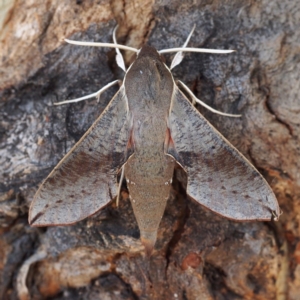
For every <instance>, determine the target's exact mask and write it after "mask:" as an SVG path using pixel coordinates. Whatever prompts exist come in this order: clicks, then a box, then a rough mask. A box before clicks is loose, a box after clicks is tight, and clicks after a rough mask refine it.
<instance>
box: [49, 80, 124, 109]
mask: <svg viewBox="0 0 300 300" xmlns="http://www.w3.org/2000/svg"><path fill="white" fill-rule="evenodd" d="M120 82H121V81H120V80H115V81H112V82H110V83H108V84H107V85H106V86H104V87H103V88H101V89H100V90H99V91H98V92H96V93H93V94H90V95H86V96H83V97H80V98H76V99H71V100H65V101H61V102H56V103H53V104H54V105H62V104H67V103H75V102H79V101H83V100H86V99H90V98H94V97H96V98H97V101H98V102H99V99H100V95H101V94H102V93H103V92H104V91H106V90H107V89H109V88H110V87H111V86H113V85H114V84H116V83H120Z"/></svg>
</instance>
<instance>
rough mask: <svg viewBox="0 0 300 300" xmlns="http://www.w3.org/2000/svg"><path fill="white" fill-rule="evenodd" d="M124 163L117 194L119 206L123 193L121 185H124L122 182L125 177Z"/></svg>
mask: <svg viewBox="0 0 300 300" xmlns="http://www.w3.org/2000/svg"><path fill="white" fill-rule="evenodd" d="M124 169H125V168H124V165H123V166H122V172H121V177H120V181H119V187H118V195H117V200H116V205H117V207H118V206H119V202H120V194H121V187H122V182H123V179H124Z"/></svg>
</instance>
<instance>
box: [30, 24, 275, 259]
mask: <svg viewBox="0 0 300 300" xmlns="http://www.w3.org/2000/svg"><path fill="white" fill-rule="evenodd" d="M193 30H194V29H193ZM115 31H116V29H115ZM115 31H114V34H113V41H114V43H112V44H110V43H109V44H106V43H89V42H78V41H70V40H66V41H67V42H69V43H72V44H75V45H83V46H99V47H113V48H116V52H117V56H116V60H117V63H118V65H119V66H120V67H121V68H122V69H123V70H124V71H125V77H124V80H123V82H122V83H121V86H120V89H119V91H118V92H117V93H116V94H115V96H114V97H113V99H112V100H111V101H110V103H109V104H108V106H107V107H106V109H105V110H104V111H103V113H102V114H101V115H100V116H99V117H98V119H97V120H96V121H95V122H94V123H93V125H92V126H91V127H90V128H89V130H88V131H87V132H86V133H85V134H84V135H83V137H82V138H81V139H80V140H79V141H78V142H77V143H76V144H75V146H74V147H73V148H72V149H71V150H70V151H69V153H67V154H66V156H65V157H64V158H63V159H62V160H61V161H60V162H59V163H58V165H57V166H56V167H55V168H54V170H53V171H52V172H51V173H50V174H49V176H48V177H47V178H46V179H45V181H44V182H43V183H42V185H41V186H40V188H39V189H38V191H37V193H36V194H35V196H34V199H33V201H32V203H31V206H30V210H29V223H30V225H33V226H50V225H67V224H72V223H75V222H77V221H80V220H82V219H84V218H86V217H88V216H90V215H93V214H94V213H96V212H97V211H99V210H100V209H101V208H102V207H104V206H105V205H107V204H108V203H109V202H110V201H111V200H112V199H113V198H115V197H116V196H117V197H119V193H120V187H119V188H117V175H118V174H119V173H120V172H121V174H122V176H121V180H120V185H121V183H122V180H123V177H124V176H125V178H126V182H127V187H128V190H129V193H130V201H131V204H132V207H133V211H134V214H135V217H136V220H137V223H138V226H139V230H140V239H141V241H142V243H143V245H144V246H145V249H146V252H147V253H148V254H151V252H152V250H153V248H154V245H155V241H156V238H157V230H158V227H159V224H160V221H161V218H162V216H163V213H164V210H165V207H166V203H167V199H168V197H169V193H170V188H171V184H172V177H173V172H174V167H175V164H176V163H177V164H179V165H180V166H181V167H182V168H183V169H184V170H185V172H186V173H187V178H188V181H187V194H188V195H189V196H190V197H191V198H192V199H194V200H196V201H197V202H198V203H200V204H201V205H203V206H205V207H206V208H209V209H210V210H212V211H213V212H215V213H217V214H219V215H221V216H224V217H226V218H230V219H233V220H271V219H278V217H279V215H280V209H279V206H278V203H277V200H276V197H275V195H274V193H273V192H272V190H271V188H270V186H269V185H268V183H267V182H266V180H265V179H264V178H263V177H262V176H261V175H260V173H259V172H258V171H257V170H256V169H255V167H254V166H253V165H252V164H251V163H250V162H249V161H248V160H247V159H246V158H245V157H244V156H243V155H242V154H241V153H240V152H239V151H238V150H237V149H236V148H234V147H233V146H232V145H231V144H230V143H229V142H228V141H227V140H226V139H225V138H224V137H223V136H222V135H221V134H220V133H219V132H218V131H217V130H216V129H214V127H213V126H212V125H211V124H210V123H209V122H208V121H207V120H206V119H205V118H204V117H203V116H202V115H201V114H200V113H199V112H198V111H197V110H196V108H195V107H194V105H193V104H192V103H191V102H190V101H189V100H188V99H187V97H186V96H185V95H184V94H183V92H182V91H181V90H180V88H179V86H180V87H181V88H182V89H183V90H185V91H186V92H187V93H188V94H189V95H190V96H191V97H192V99H193V102H198V103H200V104H202V105H204V104H203V103H202V102H201V101H200V100H199V99H197V98H196V97H195V96H194V95H193V93H192V92H191V91H190V90H189V89H188V87H187V86H186V85H184V84H183V83H182V82H180V81H178V84H176V82H175V80H174V78H173V76H172V73H171V69H172V68H174V67H175V66H176V65H178V64H179V63H180V62H181V61H182V59H183V52H187V51H190V52H191V51H192V52H207V53H230V52H232V50H212V49H201V48H187V43H188V41H189V39H190V37H191V35H192V33H193V31H192V32H191V33H190V35H189V36H188V38H187V41H186V42H185V44H184V45H183V47H181V48H173V49H165V50H160V51H157V50H156V49H155V48H153V47H151V46H148V45H144V46H143V47H142V48H141V49H139V50H137V49H135V48H130V47H127V46H123V45H119V44H117V42H116V38H115ZM119 49H124V50H130V51H135V52H136V53H137V57H136V59H135V61H134V62H133V63H132V64H131V65H130V67H129V68H128V70H126V67H125V64H124V60H123V58H122V55H121V53H120V50H119ZM168 52H177V54H176V55H175V57H174V59H173V61H172V64H171V67H170V68H169V67H167V66H166V64H165V63H164V62H163V60H162V57H161V54H163V53H168ZM117 82H118V81H114V82H112V83H110V84H108V85H107V86H105V87H104V88H102V89H101V90H100V91H98V92H96V93H93V94H91V95H88V96H85V97H82V98H78V99H74V100H69V101H66V102H77V101H80V100H83V99H87V98H91V97H95V96H98V97H99V95H100V94H101V93H102V92H103V91H104V90H105V89H107V88H109V87H110V86H111V85H113V84H116V83H117ZM62 103H64V102H62ZM225 115H226V114H225ZM227 115H228V114H227ZM229 116H233V115H229ZM117 201H118V198H117Z"/></svg>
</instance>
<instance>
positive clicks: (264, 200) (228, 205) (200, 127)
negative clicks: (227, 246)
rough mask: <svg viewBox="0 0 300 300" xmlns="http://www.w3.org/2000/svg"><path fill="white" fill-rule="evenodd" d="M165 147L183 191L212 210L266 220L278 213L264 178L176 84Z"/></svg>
mask: <svg viewBox="0 0 300 300" xmlns="http://www.w3.org/2000/svg"><path fill="white" fill-rule="evenodd" d="M169 127H170V132H171V138H172V140H173V143H174V145H173V146H172V147H170V148H169V150H168V153H169V154H171V155H172V156H174V158H175V159H176V160H177V161H178V162H179V164H181V165H182V167H183V168H184V169H185V170H186V172H187V176H188V184H187V193H188V194H189V195H190V196H191V197H192V198H194V199H195V200H196V201H198V202H199V203H200V204H202V205H204V206H205V207H207V208H209V209H211V210H212V211H214V212H216V213H218V214H220V215H222V216H224V217H227V218H230V219H235V220H270V219H271V218H272V215H273V213H274V214H275V215H277V216H279V214H280V210H279V206H278V203H277V200H276V197H275V195H274V193H273V192H272V190H271V188H270V187H269V185H268V183H267V182H266V181H265V179H264V178H263V177H262V176H261V175H260V174H259V173H258V171H257V170H256V169H255V168H254V167H253V166H252V165H251V163H250V162H248V160H247V159H246V158H245V157H244V156H243V155H242V154H241V153H239V152H238V150H237V149H235V148H234V147H233V146H232V145H230V143H229V142H228V141H227V140H226V139H225V138H224V137H223V136H222V135H221V134H220V133H218V132H217V131H216V130H215V129H214V128H213V127H212V126H211V125H210V124H209V122H208V121H207V120H206V119H205V118H204V117H203V116H201V115H200V114H199V112H198V111H197V110H196V109H195V108H194V107H193V106H192V105H191V103H190V102H189V101H188V99H187V98H186V97H185V96H184V95H183V94H182V92H181V91H180V90H179V89H178V88H177V87H176V88H175V92H174V97H173V100H172V104H171V112H170V116H169Z"/></svg>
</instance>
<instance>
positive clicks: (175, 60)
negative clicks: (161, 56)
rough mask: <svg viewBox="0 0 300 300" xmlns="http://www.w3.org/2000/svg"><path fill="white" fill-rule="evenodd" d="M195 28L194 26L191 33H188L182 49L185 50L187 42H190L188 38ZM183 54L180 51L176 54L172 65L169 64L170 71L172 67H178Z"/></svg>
mask: <svg viewBox="0 0 300 300" xmlns="http://www.w3.org/2000/svg"><path fill="white" fill-rule="evenodd" d="M195 28H196V24H195V25H194V26H193V29H192V31H191V32H190V34H189V36H188V37H187V39H186V41H185V43H184V44H183V46H182V48H186V46H187V44H188V42H189V41H190V38H191V37H192V34H193V32H194V30H195ZM183 57H184V55H183V52H182V51H180V52H177V53H176V54H175V56H174V58H173V60H172V63H171V67H170V70H172V69H173V68H174V67H176V66H177V65H179V64H180V63H181V61H182V60H183Z"/></svg>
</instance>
